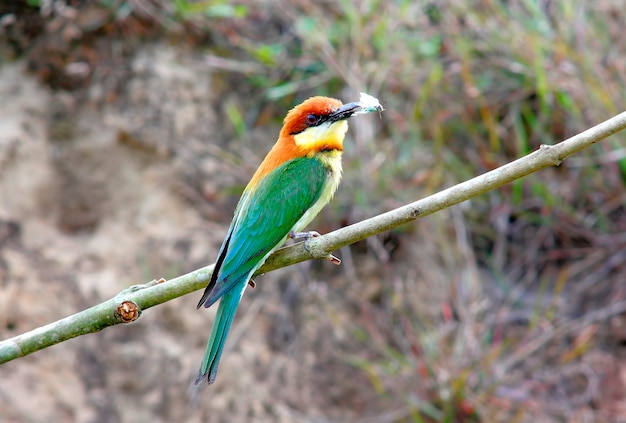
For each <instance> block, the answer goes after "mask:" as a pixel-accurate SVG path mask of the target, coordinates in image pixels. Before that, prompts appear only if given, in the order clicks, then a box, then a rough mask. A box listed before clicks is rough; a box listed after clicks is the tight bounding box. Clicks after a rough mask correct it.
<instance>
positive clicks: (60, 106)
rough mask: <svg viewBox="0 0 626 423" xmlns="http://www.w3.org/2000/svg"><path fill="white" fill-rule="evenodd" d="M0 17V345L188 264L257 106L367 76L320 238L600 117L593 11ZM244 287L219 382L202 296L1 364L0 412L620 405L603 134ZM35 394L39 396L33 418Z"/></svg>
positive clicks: (418, 4) (446, 8)
mask: <svg viewBox="0 0 626 423" xmlns="http://www.w3.org/2000/svg"><path fill="white" fill-rule="evenodd" d="M10 3H11V4H9V5H5V4H4V3H3V5H2V6H0V40H1V41H0V53H2V55H3V56H4V59H3V61H2V67H0V93H1V94H0V95H1V98H2V99H3V101H2V104H1V105H0V128H1V130H0V338H3V339H4V338H8V337H11V336H14V335H17V334H19V333H22V332H24V331H27V330H30V329H32V328H35V327H37V326H39V325H42V324H45V323H47V322H49V321H52V320H56V319H58V318H60V317H63V316H65V315H67V314H70V313H73V312H75V311H78V310H80V309H82V308H85V307H87V306H89V305H92V304H95V303H97V302H99V301H100V300H103V299H105V298H109V297H110V296H112V295H114V294H115V293H117V292H118V291H120V290H121V289H123V288H124V287H126V286H128V285H131V284H135V283H141V282H144V281H147V280H150V279H152V278H159V277H166V278H167V277H171V276H174V275H177V274H181V273H183V272H185V271H189V270H192V269H194V268H197V267H200V266H202V265H205V264H207V263H208V262H209V261H211V260H213V258H214V257H215V254H216V249H217V248H218V247H219V244H220V242H221V238H222V236H223V234H224V231H225V228H226V225H227V224H228V223H229V221H230V213H231V211H232V209H233V207H234V204H235V202H236V200H237V198H238V194H239V192H240V191H241V189H242V188H243V186H244V184H245V183H246V181H247V179H248V178H249V176H250V175H251V174H252V172H253V171H254V169H255V167H256V165H257V164H258V163H259V162H260V160H261V158H262V156H263V154H264V153H265V152H266V151H267V149H268V148H269V147H270V145H271V144H272V143H273V141H274V139H275V137H276V134H277V132H278V128H279V125H280V119H281V118H282V116H283V115H284V113H285V111H286V110H287V109H288V108H289V107H291V106H292V105H293V104H295V103H297V102H299V101H300V100H301V99H302V98H305V97H307V96H309V95H313V94H328V95H332V96H337V97H340V98H342V99H344V100H347V101H349V100H352V99H354V98H356V96H357V93H358V91H363V90H364V91H368V92H370V93H372V94H374V95H376V96H377V97H379V98H380V99H381V100H383V102H384V104H385V107H386V109H387V111H386V112H385V114H384V115H383V118H382V120H378V119H373V118H362V119H359V120H358V121H356V120H355V121H354V122H353V123H352V126H351V131H350V135H349V137H350V139H349V140H348V143H347V144H348V145H347V152H346V157H345V166H344V167H345V176H344V181H343V184H342V187H341V188H340V190H339V192H338V194H337V196H336V198H335V200H334V201H333V203H332V205H331V206H329V207H328V208H327V209H326V210H325V211H324V212H323V213H322V216H321V217H320V218H318V219H317V221H316V223H315V229H316V230H319V231H321V232H324V231H328V230H331V229H333V228H336V227H339V226H341V225H345V224H347V223H351V222H355V221H358V220H360V219H362V218H364V217H367V216H371V215H374V214H377V213H379V212H381V211H384V210H388V209H390V208H393V207H395V206H398V205H400V204H403V203H405V202H407V201H409V200H412V199H416V198H419V197H420V196H424V195H426V194H428V193H432V192H434V191H436V190H438V189H441V188H443V187H447V186H450V185H452V184H454V183H456V182H459V181H462V180H464V179H467V178H469V177H471V176H473V175H476V174H479V173H482V172H484V171H487V170H490V169H493V168H495V167H497V166H500V165H502V164H504V163H507V162H508V161H511V160H512V159H514V158H517V157H519V156H522V155H524V154H526V153H528V152H530V151H533V150H534V149H536V148H538V146H539V145H540V144H542V143H547V144H550V143H555V142H558V141H560V140H562V139H564V138H567V137H568V136H571V135H573V134H575V133H577V132H579V131H581V130H583V129H585V128H587V127H590V126H592V125H593V124H595V123H597V122H599V121H601V120H604V119H606V118H608V117H610V116H612V115H614V114H616V113H618V112H621V111H623V109H624V98H626V41H625V39H624V37H623V28H624V25H626V22H624V19H626V18H625V17H624V16H625V15H624V13H623V10H622V6H621V5H619V4H617V3H619V2H612V1H609V0H599V1H596V2H586V3H582V2H571V1H567V0H557V1H551V2H542V1H533V0H529V1H520V2H505V1H497V0H489V1H469V2H459V1H453V0H441V1H430V2H426V1H395V2H383V1H376V0H363V1H355V2H351V1H339V2H334V1H328V2H318V1H307V0H298V1H267V2H258V3H255V2H251V1H245V0H244V1H242V2H240V3H238V4H237V5H236V6H235V5H231V4H229V3H228V2H222V1H198V2H192V1H185V0H178V1H174V2H165V1H161V0H130V1H119V0H118V1H116V0H112V1H104V0H102V1H99V2H88V1H79V0H76V1H71V0H68V1H67V2H62V1H57V0H48V1H43V0H42V1H36V0H32V1H26V2H10ZM624 137H625V136H624V135H620V134H618V135H616V136H613V137H612V138H611V139H609V140H607V141H605V142H603V143H600V144H599V145H596V146H594V148H592V149H589V150H588V151H586V152H585V153H584V154H581V155H578V156H577V157H575V158H573V159H571V160H567V161H566V162H565V163H564V164H563V165H562V166H560V167H559V168H555V169H550V170H547V171H542V172H540V173H539V174H535V175H531V176H529V177H527V178H525V179H524V180H522V181H517V182H516V183H513V184H511V185H509V186H507V187H505V188H504V189H501V190H498V191H497V192H492V193H490V194H488V195H485V196H483V197H481V198H478V199H475V200H473V201H471V202H470V203H467V204H463V205H461V206H457V207H455V208H452V209H450V210H447V211H445V212H443V213H439V214H437V215H434V216H431V217H429V218H426V219H423V220H421V221H418V222H417V223H416V224H414V225H410V226H407V227H404V228H402V229H401V230H398V231H393V232H391V233H388V234H385V235H384V236H379V237H375V238H371V239H369V240H368V241H367V242H363V243H360V244H358V245H355V246H352V247H351V248H349V249H344V250H342V251H341V252H340V254H341V256H342V259H343V265H342V267H341V268H338V269H336V268H334V266H330V265H328V264H326V263H307V264H305V265H304V266H300V267H294V268H291V269H285V270H281V271H277V272H274V273H272V274H269V275H266V276H264V277H263V278H260V279H259V280H258V281H257V282H259V283H258V287H257V289H255V290H249V291H248V292H247V293H246V298H245V300H244V302H243V304H242V306H241V311H240V312H239V315H238V320H237V322H236V324H235V329H234V332H233V334H232V336H231V339H230V345H231V349H230V351H229V352H228V353H227V355H226V357H225V358H224V360H223V364H222V367H221V372H220V375H219V377H218V380H217V383H216V384H215V385H213V386H211V387H210V388H208V389H206V390H204V391H202V392H201V393H200V395H199V398H198V399H197V403H196V404H189V403H188V395H187V388H188V385H189V383H190V382H191V381H192V380H193V378H194V372H195V371H196V369H197V366H198V364H199V360H200V358H201V354H202V351H203V349H204V342H206V338H207V336H208V332H209V329H210V321H211V315H212V314H211V312H197V311H196V310H195V303H196V301H197V298H196V297H194V296H188V297H193V298H182V299H179V300H176V301H173V302H171V303H168V304H166V305H164V306H161V307H157V308H156V309H154V310H151V311H149V312H147V313H145V314H144V315H143V316H142V318H141V319H140V320H139V322H137V323H135V324H132V325H129V326H125V327H116V328H111V329H108V330H106V331H104V332H102V333H99V334H96V335H90V336H86V337H81V338H78V339H75V340H72V341H71V342H66V343H64V344H62V345H60V346H57V347H54V348H51V349H48V350H44V351H41V352H38V353H36V354H34V355H32V356H30V357H27V358H25V359H20V360H17V361H14V362H11V363H8V364H5V365H3V366H2V367H0V420H2V421H3V422H4V421H7V422H22V421H30V422H40V421H41V422H44V421H46V422H48V421H78V422H88V421H89V422H91V421H97V422H108V421H111V422H113V421H124V422H125V421H140V422H144V421H146V422H147V421H151V422H155V421H189V422H196V421H224V422H232V421H310V422H325V421H359V422H377V423H378V422H395V421H414V422H440V421H441V422H475V421H476V422H477V421H489V422H499V421H514V422H527V421H528V422H535V421H558V422H561V421H563V422H565V421H567V422H590V421H602V422H609V421H615V422H619V421H625V420H626V403H625V402H624V396H625V393H626V362H625V361H624V357H626V331H625V330H624V327H626V285H625V283H624V282H625V279H626V267H625V266H626V265H625V264H624V263H626V189H625V188H626V187H625V181H626V154H624V153H625V152H626V143H625V138H624ZM34 404H37V406H36V407H35V406H34Z"/></svg>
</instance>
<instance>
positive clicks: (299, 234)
mask: <svg viewBox="0 0 626 423" xmlns="http://www.w3.org/2000/svg"><path fill="white" fill-rule="evenodd" d="M288 236H289V238H291V239H302V238H304V249H305V250H307V251H308V252H309V253H311V255H312V256H313V257H315V258H316V259H318V260H322V259H326V260H328V261H330V262H331V263H333V264H336V265H337V266H339V265H340V264H341V259H339V258H338V257H335V256H334V255H332V254H331V253H323V254H319V253H317V252H316V251H311V249H310V248H309V241H310V240H311V238H316V237H318V236H322V235H321V234H320V233H319V232H317V231H308V232H294V231H291V232H289V235H288Z"/></svg>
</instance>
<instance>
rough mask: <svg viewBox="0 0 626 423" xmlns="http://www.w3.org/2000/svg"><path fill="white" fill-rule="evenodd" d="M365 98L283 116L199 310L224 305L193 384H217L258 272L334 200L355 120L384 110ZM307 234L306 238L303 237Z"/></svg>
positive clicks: (324, 100) (314, 104)
mask: <svg viewBox="0 0 626 423" xmlns="http://www.w3.org/2000/svg"><path fill="white" fill-rule="evenodd" d="M382 110H383V108H382V106H381V105H380V103H379V102H378V100H377V99H376V98H374V97H372V96H369V95H367V94H365V93H361V98H360V101H358V102H354V103H349V104H345V105H343V104H342V103H341V101H339V100H336V99H334V98H328V97H312V98H309V99H308V100H306V101H305V102H303V103H302V104H300V105H298V106H296V107H294V108H293V109H292V110H291V111H289V113H287V116H286V117H285V121H284V125H283V127H282V129H281V131H280V135H279V137H278V141H277V142H276V144H275V145H274V147H273V148H272V149H271V150H270V152H269V153H268V154H267V156H266V157H265V159H264V160H263V162H262V163H261V165H260V166H259V168H258V169H257V171H256V173H255V174H254V176H252V179H251V180H250V182H249V183H248V185H247V186H246V188H245V189H244V191H243V194H242V196H241V199H240V200H239V203H238V205H237V208H236V209H235V213H234V217H233V221H232V223H231V224H230V228H229V229H228V232H227V234H226V239H225V240H224V242H223V243H222V246H221V248H220V251H219V254H218V256H217V261H216V262H215V267H214V269H213V274H212V275H211V279H210V281H209V284H208V285H207V287H206V289H205V291H204V294H203V295H202V298H201V299H200V302H199V303H198V308H200V307H201V306H203V305H204V306H205V307H210V306H211V305H213V303H215V302H216V301H217V300H219V299H221V301H220V305H219V308H218V309H217V315H216V317H215V321H214V322H213V328H212V329H211V336H210V338H209V342H208V345H207V349H206V353H205V355H204V359H203V360H202V365H201V367H200V371H199V374H198V378H197V379H196V384H200V383H202V381H203V380H205V379H206V380H208V382H209V383H213V382H214V381H215V377H216V376H217V369H218V365H219V361H220V357H221V355H222V350H223V348H224V342H225V341H226V337H227V336H228V331H229V330H230V327H231V325H232V323H233V319H234V317H235V312H236V311H237V306H238V305H239V302H240V300H241V297H242V295H243V293H244V291H245V289H246V286H247V285H248V281H249V280H250V278H251V277H252V275H253V274H254V272H255V271H256V270H257V269H258V268H259V267H261V265H262V264H263V263H264V262H265V260H266V259H267V258H268V257H269V256H270V254H272V252H274V251H275V250H276V249H277V248H278V247H280V246H281V245H283V244H284V243H285V241H286V240H287V238H288V237H289V236H292V237H294V236H298V237H300V236H302V234H300V231H301V230H303V229H304V228H305V227H306V225H308V224H309V223H310V222H311V220H313V218H314V217H315V216H316V215H317V214H318V213H319V212H320V210H321V209H322V208H323V207H324V206H325V205H326V204H327V203H328V202H329V201H330V199H331V198H332V197H333V195H334V193H335V190H336V189H337V186H338V185H339V180H340V179H341V153H342V151H343V140H344V137H345V135H346V132H347V131H348V122H347V119H348V118H349V117H351V116H354V115H358V114H364V113H369V112H374V111H378V112H380V111H382ZM305 235H306V233H305Z"/></svg>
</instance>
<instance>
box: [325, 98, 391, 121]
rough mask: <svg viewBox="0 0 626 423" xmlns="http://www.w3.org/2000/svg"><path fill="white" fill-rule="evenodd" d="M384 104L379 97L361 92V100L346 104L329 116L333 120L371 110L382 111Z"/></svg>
mask: <svg viewBox="0 0 626 423" xmlns="http://www.w3.org/2000/svg"><path fill="white" fill-rule="evenodd" d="M383 110H385V109H383V106H382V105H381V104H380V103H379V102H378V99H377V98H375V97H372V96H371V95H368V94H365V93H361V98H360V99H359V101H355V102H353V103H348V104H344V105H343V106H341V107H340V108H338V109H337V110H335V111H334V112H332V113H331V114H330V115H329V118H330V120H331V121H333V122H337V121H340V120H344V119H348V118H349V117H350V116H354V115H361V114H365V113H370V112H382V111H383Z"/></svg>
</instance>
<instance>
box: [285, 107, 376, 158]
mask: <svg viewBox="0 0 626 423" xmlns="http://www.w3.org/2000/svg"><path fill="white" fill-rule="evenodd" d="M359 113H367V112H364V108H363V105H362V104H361V103H360V102H355V103H348V104H345V105H344V104H342V103H341V101H339V100H337V99H335V98H329V97H311V98H309V99H308V100H306V101H304V102H303V103H301V104H299V105H298V106H296V107H294V108H293V109H291V110H290V111H289V113H287V116H286V117H285V121H284V125H283V129H282V130H281V131H280V138H281V139H284V140H290V141H293V143H294V144H295V146H296V147H298V148H299V149H300V150H301V151H305V152H311V153H315V152H319V151H332V150H339V151H341V150H343V139H344V137H345V136H346V132H347V131H348V122H347V119H348V118H349V117H350V116H352V115H354V114H359Z"/></svg>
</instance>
